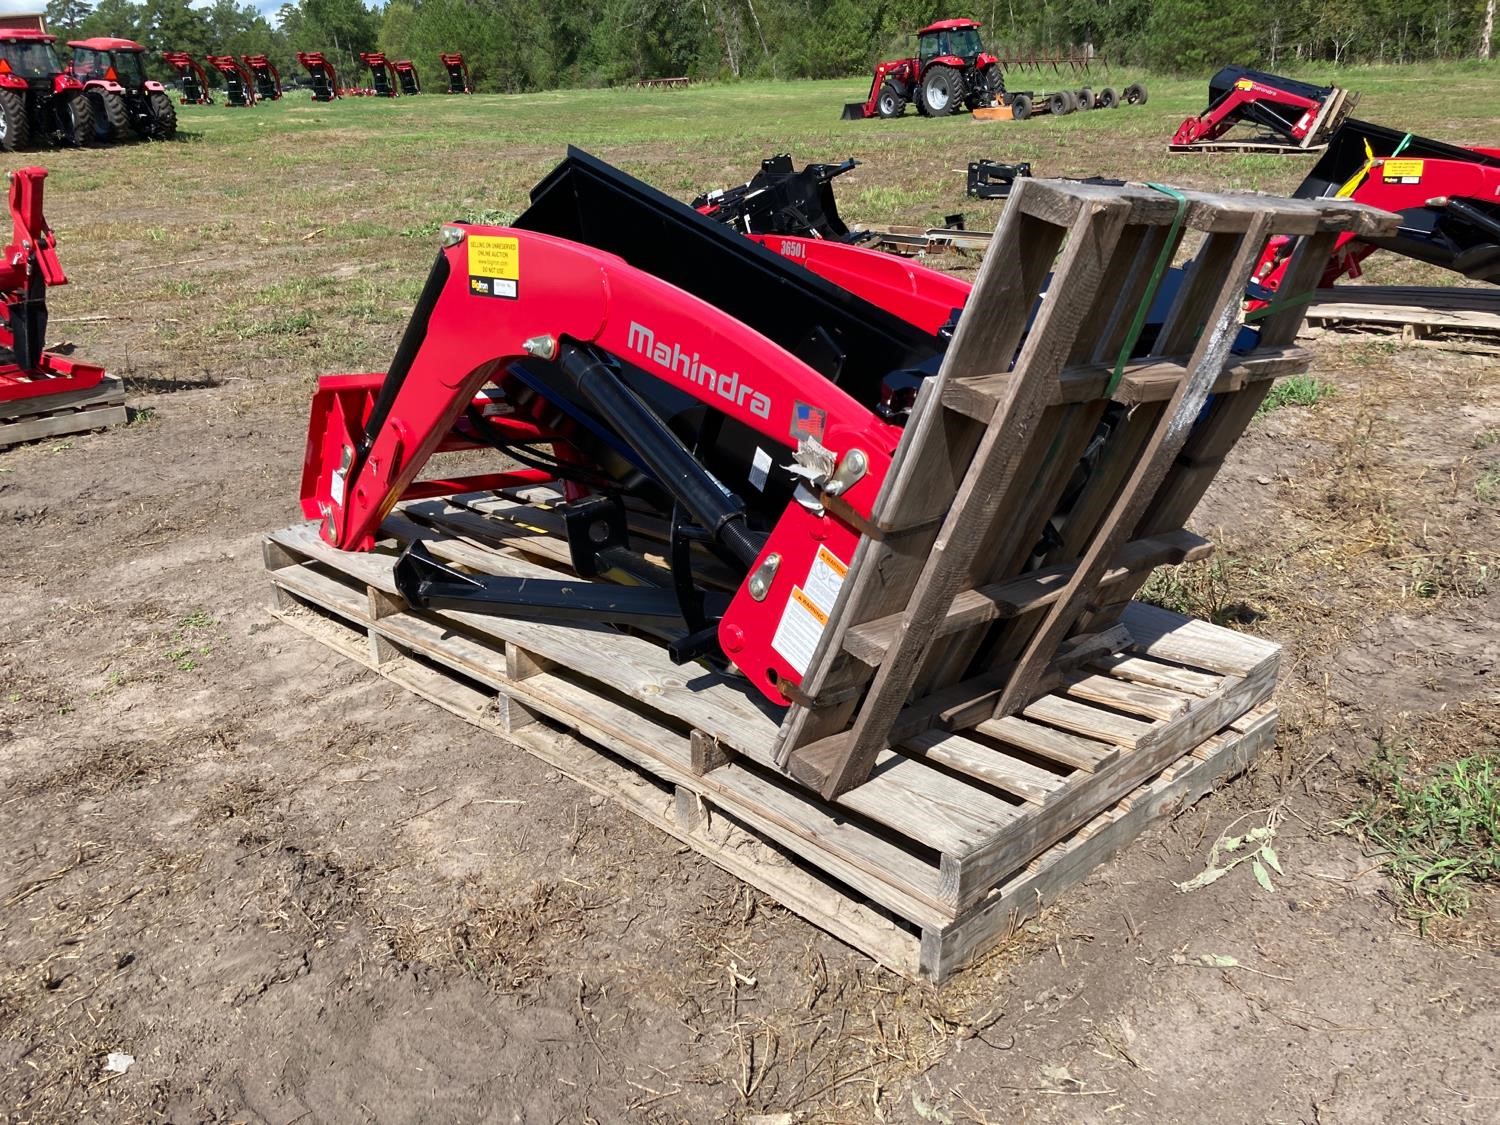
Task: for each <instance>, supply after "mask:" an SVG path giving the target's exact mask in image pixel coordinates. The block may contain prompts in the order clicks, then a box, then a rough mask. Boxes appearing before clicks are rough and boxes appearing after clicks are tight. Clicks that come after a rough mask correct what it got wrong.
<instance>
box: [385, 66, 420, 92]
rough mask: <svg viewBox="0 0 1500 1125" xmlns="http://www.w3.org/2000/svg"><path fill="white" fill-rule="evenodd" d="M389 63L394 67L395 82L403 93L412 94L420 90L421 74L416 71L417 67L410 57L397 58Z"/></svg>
mask: <svg viewBox="0 0 1500 1125" xmlns="http://www.w3.org/2000/svg"><path fill="white" fill-rule="evenodd" d="M391 65H392V66H394V67H395V68H396V83H397V85H398V86H400V88H401V92H402V93H403V94H407V95H412V94H420V93H421V92H422V76H421V75H419V74H418V73H417V68H416V66H415V64H413V63H412V61H411V59H397V60H396V61H395V62H394V63H392V64H391Z"/></svg>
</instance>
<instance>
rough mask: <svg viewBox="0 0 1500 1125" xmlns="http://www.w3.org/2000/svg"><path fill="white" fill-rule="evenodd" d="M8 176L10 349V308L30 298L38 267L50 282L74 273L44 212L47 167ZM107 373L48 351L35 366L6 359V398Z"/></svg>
mask: <svg viewBox="0 0 1500 1125" xmlns="http://www.w3.org/2000/svg"><path fill="white" fill-rule="evenodd" d="M7 178H8V179H9V180H10V191H9V204H10V221H11V238H10V243H9V244H8V245H6V246H5V247H3V248H0V254H3V258H0V305H4V306H5V311H6V316H5V317H4V319H3V320H0V347H3V348H6V349H9V348H10V347H11V345H12V344H14V343H15V340H14V338H13V337H12V336H11V331H10V328H9V324H10V315H9V313H10V308H11V306H12V305H16V304H19V303H20V302H24V301H25V300H26V299H27V296H28V289H30V288H32V287H33V285H34V283H33V272H32V271H37V272H39V273H40V274H41V280H42V285H43V286H44V287H50V286H53V285H66V284H67V283H68V278H67V276H66V275H65V274H64V273H63V270H62V265H61V264H60V263H59V262H58V260H57V238H56V236H55V235H54V234H53V233H52V228H51V227H49V226H48V225H47V219H46V217H45V216H44V215H43V214H42V182H43V181H44V180H45V179H46V178H47V169H45V168H17V169H15V170H14V171H12V172H10V173H8V174H7ZM103 378H104V368H102V367H95V366H93V365H92V364H87V363H74V362H72V361H71V360H68V359H64V358H63V357H62V356H56V355H52V354H50V353H48V352H43V353H42V354H41V358H40V360H39V361H38V363H37V366H36V367H35V368H32V369H30V370H25V369H23V368H21V367H20V366H18V365H17V364H15V363H0V402H12V401H15V400H17V399H24V398H36V397H39V396H42V395H54V394H60V393H61V392H63V391H72V390H87V389H88V388H89V387H92V386H96V385H97V384H98V383H99V381H100V380H101V379H103Z"/></svg>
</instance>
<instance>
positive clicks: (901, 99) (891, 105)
mask: <svg viewBox="0 0 1500 1125" xmlns="http://www.w3.org/2000/svg"><path fill="white" fill-rule="evenodd" d="M875 112H876V113H877V114H879V115H880V116H881V117H885V118H891V117H900V116H901V115H902V114H903V113H905V112H906V95H905V94H903V93H902V92H901V88H900V87H899V86H897V85H896V84H895V83H894V82H882V83H881V84H880V93H879V94H878V95H877V96H876V98H875Z"/></svg>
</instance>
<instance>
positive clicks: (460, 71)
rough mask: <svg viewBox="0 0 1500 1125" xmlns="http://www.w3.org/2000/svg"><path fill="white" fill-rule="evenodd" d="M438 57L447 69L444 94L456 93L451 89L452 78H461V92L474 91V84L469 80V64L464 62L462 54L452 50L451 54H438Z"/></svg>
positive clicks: (470, 92)
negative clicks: (446, 86) (446, 82)
mask: <svg viewBox="0 0 1500 1125" xmlns="http://www.w3.org/2000/svg"><path fill="white" fill-rule="evenodd" d="M438 58H440V59H441V60H442V61H443V66H444V67H446V68H447V70H448V88H447V89H446V90H444V91H443V92H444V93H445V94H452V93H456V92H457V91H455V90H454V89H453V80H454V79H455V78H461V79H462V82H463V92H464V93H466V94H472V93H473V92H474V84H473V83H472V82H471V81H469V64H468V63H466V62H464V57H463V55H462V54H460V53H459V52H457V51H454V52H452V53H451V54H439V55H438Z"/></svg>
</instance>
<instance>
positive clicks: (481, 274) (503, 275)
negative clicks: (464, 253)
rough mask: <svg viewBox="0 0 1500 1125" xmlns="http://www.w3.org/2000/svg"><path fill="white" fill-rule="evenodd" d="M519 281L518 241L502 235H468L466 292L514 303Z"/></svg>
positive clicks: (519, 241) (519, 254)
mask: <svg viewBox="0 0 1500 1125" xmlns="http://www.w3.org/2000/svg"><path fill="white" fill-rule="evenodd" d="M520 280H521V240H520V239H518V238H511V237H508V236H505V235H497V234H475V235H470V236H469V292H470V293H473V294H474V295H476V296H480V297H508V298H510V299H511V300H514V299H515V297H516V294H517V290H518V283H519V282H520Z"/></svg>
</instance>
